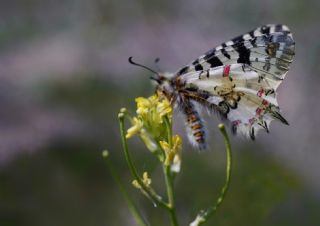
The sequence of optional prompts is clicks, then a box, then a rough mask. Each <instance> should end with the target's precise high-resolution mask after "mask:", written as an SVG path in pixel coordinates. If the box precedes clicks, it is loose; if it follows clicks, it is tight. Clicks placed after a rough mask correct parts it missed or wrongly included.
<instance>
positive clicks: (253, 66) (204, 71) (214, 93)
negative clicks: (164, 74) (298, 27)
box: [175, 25, 295, 148]
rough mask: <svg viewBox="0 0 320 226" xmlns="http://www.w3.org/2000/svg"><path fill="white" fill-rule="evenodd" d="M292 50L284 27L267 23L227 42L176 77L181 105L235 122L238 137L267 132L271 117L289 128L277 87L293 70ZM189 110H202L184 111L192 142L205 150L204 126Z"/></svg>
mask: <svg viewBox="0 0 320 226" xmlns="http://www.w3.org/2000/svg"><path fill="white" fill-rule="evenodd" d="M294 48H295V43H294V40H293V38H292V34H291V33H290V30H289V28H288V27H287V26H285V25H265V26H262V27H259V28H257V29H255V30H253V31H250V32H248V33H246V34H244V35H241V36H238V37H236V38H234V39H232V40H231V41H228V42H225V43H223V44H221V45H220V46H218V47H216V48H214V49H212V50H210V51H208V52H207V53H205V54H204V55H202V56H200V57H199V58H198V59H196V60H195V61H193V62H192V63H191V64H189V65H187V66H186V67H183V68H182V69H180V70H179V71H178V72H177V73H176V74H175V79H176V81H178V82H179V84H181V85H180V90H182V93H183V96H184V98H183V101H184V102H186V103H187V104H186V105H189V104H190V102H199V103H200V104H201V105H204V106H206V107H207V108H209V109H213V110H215V111H217V112H218V113H220V115H222V116H223V117H224V118H226V119H228V121H230V122H231V125H232V131H233V132H234V133H237V132H240V133H242V134H245V135H247V136H249V137H251V138H252V139H254V138H255V133H256V131H258V130H259V129H265V130H266V131H267V132H268V131H269V124H270V122H271V121H272V120H273V119H278V120H280V121H281V122H283V123H285V124H288V122H287V121H286V120H285V119H284V118H283V117H282V116H281V114H280V109H279V106H278V103H277V99H276V89H277V88H278V86H279V84H280V83H281V82H282V80H283V79H284V77H285V75H286V73H287V71H288V70H289V66H290V64H291V62H292V60H293V57H294V54H295V53H294ZM181 86H182V87H181ZM191 106H192V105H191ZM188 112H192V113H193V114H194V115H198V111H197V110H196V109H195V108H187V110H185V113H186V115H187V120H188V122H187V126H188V127H189V130H190V129H191V133H192V130H193V131H194V132H193V138H191V140H192V139H193V140H192V143H194V144H198V145H199V146H200V148H201V146H203V144H205V140H204V139H205V138H204V135H205V134H204V130H203V125H202V124H201V122H200V121H196V120H194V121H191V122H190V118H192V117H191V116H192V114H191V113H188ZM193 118H197V117H193ZM194 128H197V129H198V130H197V131H196V130H195V129H194ZM199 128H200V129H199ZM201 135H202V136H201ZM189 137H190V136H189Z"/></svg>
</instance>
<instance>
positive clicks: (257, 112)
mask: <svg viewBox="0 0 320 226" xmlns="http://www.w3.org/2000/svg"><path fill="white" fill-rule="evenodd" d="M262 112H263V109H262V108H257V110H256V115H257V116H261V113H262Z"/></svg>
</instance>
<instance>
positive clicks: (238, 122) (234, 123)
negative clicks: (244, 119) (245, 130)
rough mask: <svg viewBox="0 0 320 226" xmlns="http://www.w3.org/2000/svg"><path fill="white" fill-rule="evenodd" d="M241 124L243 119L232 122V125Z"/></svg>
mask: <svg viewBox="0 0 320 226" xmlns="http://www.w3.org/2000/svg"><path fill="white" fill-rule="evenodd" d="M240 124H241V120H240V119H238V120H235V121H233V122H232V125H234V126H239V125H240Z"/></svg>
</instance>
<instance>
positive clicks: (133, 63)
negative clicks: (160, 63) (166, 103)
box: [128, 57, 161, 84]
mask: <svg viewBox="0 0 320 226" xmlns="http://www.w3.org/2000/svg"><path fill="white" fill-rule="evenodd" d="M128 61H129V63H130V64H132V65H135V66H139V67H142V68H144V69H147V70H148V71H151V72H152V73H154V74H156V75H157V76H158V77H156V78H155V77H153V76H150V79H152V80H154V81H156V82H157V83H159V84H160V83H161V80H160V79H159V77H160V75H159V72H156V71H155V70H153V69H151V68H149V67H147V66H145V65H142V64H138V63H136V62H134V61H133V60H132V57H129V59H128Z"/></svg>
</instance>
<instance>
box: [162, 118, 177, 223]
mask: <svg viewBox="0 0 320 226" xmlns="http://www.w3.org/2000/svg"><path fill="white" fill-rule="evenodd" d="M164 120H165V124H166V127H167V135H168V138H167V139H168V144H169V146H170V148H172V147H173V144H172V123H171V122H170V119H169V118H168V117H167V116H166V117H164ZM163 173H164V177H165V183H166V189H167V196H168V202H169V207H170V208H169V213H170V222H171V225H172V226H178V225H179V224H178V219H177V214H176V208H175V202H174V191H173V179H174V177H173V174H172V172H171V166H170V165H168V166H166V165H164V164H163Z"/></svg>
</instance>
